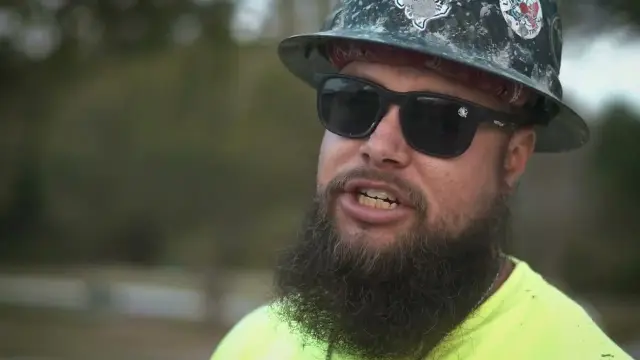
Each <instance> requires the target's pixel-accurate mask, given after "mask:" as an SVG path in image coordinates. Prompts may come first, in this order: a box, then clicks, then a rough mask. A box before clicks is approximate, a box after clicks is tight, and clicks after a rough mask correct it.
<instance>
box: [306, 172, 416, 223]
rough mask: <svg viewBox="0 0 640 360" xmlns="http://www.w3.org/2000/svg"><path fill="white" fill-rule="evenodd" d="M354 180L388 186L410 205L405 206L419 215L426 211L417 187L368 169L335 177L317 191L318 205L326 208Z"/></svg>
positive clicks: (395, 176)
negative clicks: (413, 209)
mask: <svg viewBox="0 0 640 360" xmlns="http://www.w3.org/2000/svg"><path fill="white" fill-rule="evenodd" d="M356 179H358V180H370V181H379V182H385V183H387V184H390V185H392V186H394V187H395V188H396V189H398V191H400V192H402V195H403V196H404V197H405V198H406V199H408V200H409V202H410V203H409V204H407V205H409V206H411V207H413V208H415V209H416V210H417V211H418V212H420V213H426V211H427V199H426V197H425V196H424V194H423V193H422V191H421V190H420V188H419V187H418V186H415V185H413V184H412V183H411V182H409V181H408V180H405V179H403V178H401V177H400V176H398V175H396V174H393V173H389V172H384V171H380V170H376V169H372V168H368V167H357V168H355V169H350V170H347V171H344V172H341V173H339V174H338V175H336V176H335V177H334V178H333V179H332V180H331V181H329V183H328V184H327V185H325V186H324V188H320V189H319V191H318V194H320V195H319V199H318V200H319V202H320V204H324V205H325V206H328V205H329V204H330V203H331V200H332V199H334V198H335V197H336V196H337V195H338V194H340V193H343V192H344V191H345V188H346V186H347V184H348V183H349V182H350V181H352V180H356Z"/></svg>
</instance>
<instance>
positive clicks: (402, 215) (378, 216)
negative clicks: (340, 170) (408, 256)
mask: <svg viewBox="0 0 640 360" xmlns="http://www.w3.org/2000/svg"><path fill="white" fill-rule="evenodd" d="M344 190H345V191H344V193H342V194H341V195H340V196H339V198H338V206H339V208H341V210H342V212H343V213H344V214H345V215H346V216H347V217H349V218H351V219H353V220H356V221H358V222H361V223H367V224H377V225H382V224H390V223H394V222H398V221H401V220H403V219H406V218H407V217H409V216H411V213H412V208H411V207H410V206H409V204H410V202H409V201H408V200H407V199H406V197H405V196H404V195H403V194H402V193H401V192H400V191H399V190H397V189H395V187H393V186H391V185H390V184H387V183H383V182H374V181H368V180H353V181H351V182H349V183H348V184H347V186H346V187H345V189H344Z"/></svg>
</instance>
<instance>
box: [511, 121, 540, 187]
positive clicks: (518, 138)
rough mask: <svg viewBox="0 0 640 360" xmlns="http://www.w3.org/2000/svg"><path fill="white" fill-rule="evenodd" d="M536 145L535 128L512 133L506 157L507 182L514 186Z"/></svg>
mask: <svg viewBox="0 0 640 360" xmlns="http://www.w3.org/2000/svg"><path fill="white" fill-rule="evenodd" d="M535 145H536V133H535V131H534V130H533V128H524V129H518V130H516V132H515V133H513V134H512V136H511V138H510V140H509V144H508V145H507V150H506V153H505V157H504V175H505V179H504V180H505V182H506V183H507V185H509V187H511V188H513V187H514V186H515V184H516V182H517V181H518V180H519V179H520V177H521V176H522V174H523V173H524V170H525V168H526V166H527V162H528V161H529V158H531V155H532V154H533V150H534V148H535Z"/></svg>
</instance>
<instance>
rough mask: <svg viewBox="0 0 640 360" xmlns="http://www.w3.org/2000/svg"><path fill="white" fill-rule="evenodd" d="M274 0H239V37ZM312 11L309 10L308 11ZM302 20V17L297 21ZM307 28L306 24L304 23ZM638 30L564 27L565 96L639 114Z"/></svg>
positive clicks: (596, 109)
mask: <svg viewBox="0 0 640 360" xmlns="http://www.w3.org/2000/svg"><path fill="white" fill-rule="evenodd" d="M272 3H273V0H240V1H239V6H238V7H237V11H236V17H235V21H234V28H235V29H236V34H237V36H238V38H239V40H251V39H252V38H254V37H255V36H260V35H262V34H264V31H265V28H264V27H265V23H266V21H265V19H266V18H267V16H269V15H268V13H269V8H270V7H271V6H272ZM298 3H300V2H298ZM311 16H313V14H312V15H311ZM302 22H303V23H304V21H302ZM305 30H310V29H305ZM638 68H640V36H639V35H638V34H637V33H636V34H632V33H631V34H630V30H628V29H623V28H621V29H618V30H615V31H609V32H602V33H599V34H598V35H597V36H595V37H593V38H590V39H588V40H587V39H585V36H584V35H583V34H580V33H575V32H573V33H566V34H565V37H564V49H563V55H562V67H561V70H560V80H561V82H562V85H563V87H564V93H565V97H567V98H571V100H572V102H573V103H575V104H576V105H577V106H578V109H576V110H577V111H578V112H579V113H580V114H581V115H583V116H584V117H586V118H588V119H589V118H591V119H594V118H597V117H598V115H599V114H600V113H601V112H602V111H604V110H605V109H606V106H607V105H608V104H610V103H611V102H613V101H616V100H617V101H623V102H625V103H627V104H628V105H629V106H630V107H631V108H632V109H633V110H635V111H636V112H637V113H638V114H640V70H639V69H638Z"/></svg>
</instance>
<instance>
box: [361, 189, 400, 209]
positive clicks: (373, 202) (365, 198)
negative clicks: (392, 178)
mask: <svg viewBox="0 0 640 360" xmlns="http://www.w3.org/2000/svg"><path fill="white" fill-rule="evenodd" d="M356 196H357V199H358V203H359V204H360V205H364V206H369V207H372V208H374V209H382V210H393V209H395V208H397V207H398V205H400V201H398V198H397V197H396V196H395V195H392V194H389V193H388V192H386V191H384V190H378V189H360V190H358V191H357V193H356Z"/></svg>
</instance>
